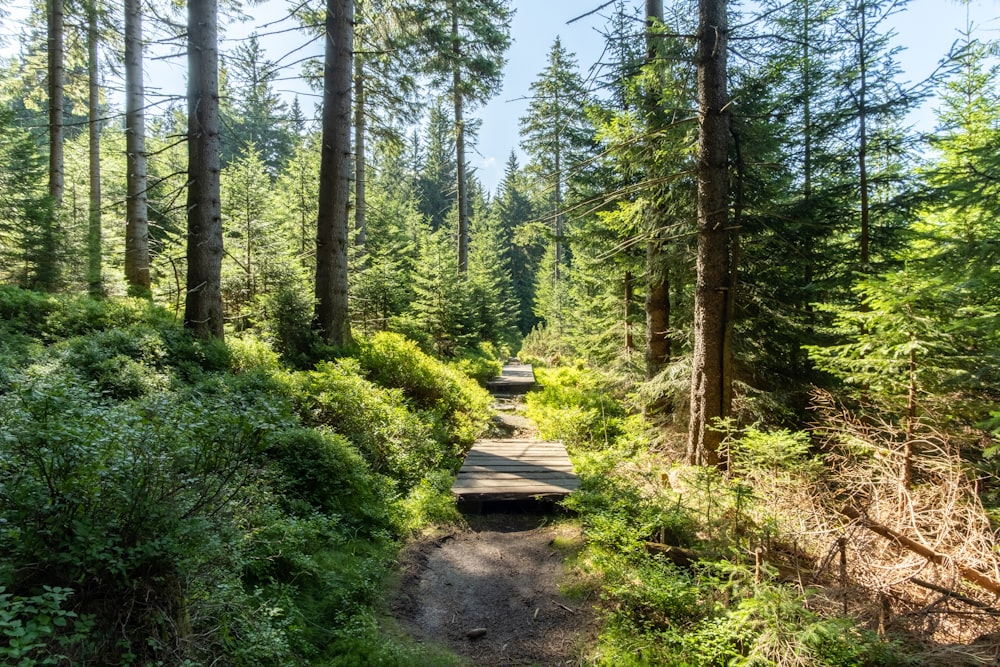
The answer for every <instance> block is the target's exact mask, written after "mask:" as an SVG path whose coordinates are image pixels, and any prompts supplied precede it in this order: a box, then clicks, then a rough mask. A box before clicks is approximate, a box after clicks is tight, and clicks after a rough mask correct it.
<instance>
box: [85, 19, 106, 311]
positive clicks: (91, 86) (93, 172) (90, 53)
mask: <svg viewBox="0 0 1000 667" xmlns="http://www.w3.org/2000/svg"><path fill="white" fill-rule="evenodd" d="M97 58H98V31H97V0H90V2H89V3H88V6H87V77H88V81H87V86H88V103H87V114H88V117H89V121H90V122H89V123H88V125H89V129H90V133H89V134H90V137H89V140H90V141H89V165H88V167H89V172H90V199H89V207H88V211H87V213H88V214H87V289H88V291H89V292H90V294H91V295H92V296H100V295H101V294H102V292H103V286H102V284H101V87H100V81H99V80H98V76H99V73H98V60H97Z"/></svg>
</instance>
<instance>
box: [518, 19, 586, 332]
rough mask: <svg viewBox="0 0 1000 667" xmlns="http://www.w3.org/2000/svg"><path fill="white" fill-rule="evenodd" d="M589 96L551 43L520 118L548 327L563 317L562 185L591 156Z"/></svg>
mask: <svg viewBox="0 0 1000 667" xmlns="http://www.w3.org/2000/svg"><path fill="white" fill-rule="evenodd" d="M588 98H589V95H588V94H587V90H586V88H585V86H584V85H583V80H582V78H581V77H580V75H579V73H578V72H577V66H576V60H575V57H574V56H573V54H571V53H569V52H567V51H566V50H565V49H564V48H563V46H562V42H561V41H560V40H559V39H558V38H556V40H555V42H554V43H553V44H552V48H551V49H550V50H549V56H548V62H547V64H546V66H545V69H543V70H542V72H541V73H540V74H539V76H538V78H537V79H536V80H535V81H533V82H532V83H531V101H530V102H529V103H528V111H527V113H526V115H525V116H524V117H522V118H521V145H522V146H523V147H524V150H525V152H526V153H527V154H528V156H529V157H530V160H529V162H528V164H527V166H526V171H527V172H528V173H530V174H532V175H533V176H535V178H536V180H537V182H538V183H539V189H540V193H539V197H540V200H541V201H542V202H544V204H542V205H541V207H540V209H541V213H542V216H543V218H544V219H545V220H546V222H547V223H548V224H549V225H550V227H551V239H552V240H551V244H552V252H551V260H552V266H551V267H550V268H546V272H547V273H548V272H549V271H551V277H552V280H551V283H549V281H548V280H546V281H545V289H548V287H551V289H552V290H553V291H554V293H553V294H552V298H551V299H548V300H547V301H548V303H547V305H546V306H542V307H540V308H537V309H536V314H538V313H540V312H543V311H544V312H545V319H546V320H547V321H548V323H549V325H550V326H551V325H556V326H557V328H558V327H559V326H560V325H558V324H557V323H556V322H555V319H560V318H562V317H563V316H564V313H563V311H562V304H563V299H562V296H561V295H559V294H558V293H557V292H559V291H560V290H563V289H564V288H565V286H564V285H563V276H562V273H563V271H564V268H565V266H566V264H567V257H566V253H565V248H564V246H565V239H564V220H563V219H564V216H565V211H564V208H565V206H566V201H565V198H566V193H567V184H568V182H569V181H570V180H571V179H572V178H578V177H579V172H580V170H581V169H583V165H584V163H585V162H586V159H587V158H589V157H590V155H591V153H592V150H593V136H594V130H593V127H592V126H591V124H590V122H589V120H588V118H587V111H586V107H587V104H588Z"/></svg>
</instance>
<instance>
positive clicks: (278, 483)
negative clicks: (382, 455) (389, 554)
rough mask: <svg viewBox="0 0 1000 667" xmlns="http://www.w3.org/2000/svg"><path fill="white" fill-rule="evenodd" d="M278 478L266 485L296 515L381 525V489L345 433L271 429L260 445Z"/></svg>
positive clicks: (302, 429)
mask: <svg viewBox="0 0 1000 667" xmlns="http://www.w3.org/2000/svg"><path fill="white" fill-rule="evenodd" d="M263 453H264V457H265V460H267V461H269V462H270V463H272V464H273V465H274V466H275V467H276V469H277V471H278V477H277V478H276V479H273V480H272V482H271V484H272V486H273V487H274V491H275V493H277V494H278V497H279V498H280V499H281V503H282V505H284V506H285V507H287V508H288V510H289V511H290V512H291V513H292V514H293V515H296V516H299V515H302V516H308V515H309V514H312V513H314V512H316V511H319V512H322V513H324V514H328V515H333V516H336V517H340V521H342V522H343V523H346V524H348V525H351V526H355V527H368V529H369V530H374V529H377V528H380V527H383V528H384V527H385V526H386V520H387V517H386V514H385V510H386V508H385V505H384V504H383V503H382V502H380V500H381V498H382V497H384V496H383V494H384V493H385V491H386V489H385V488H384V485H383V484H382V483H380V480H379V479H378V478H377V477H375V476H374V475H373V474H372V473H371V472H370V471H369V469H368V465H367V464H366V463H365V462H364V460H362V458H361V456H360V455H359V454H358V452H357V451H356V450H355V449H354V448H353V447H352V446H351V444H350V443H349V442H348V440H347V439H346V438H344V437H343V436H340V435H337V434H335V433H329V432H324V431H319V430H317V429H308V428H295V429H287V430H284V431H281V432H279V433H276V434H274V436H272V437H271V438H270V439H269V440H268V443H267V447H266V448H265V449H264V452H263Z"/></svg>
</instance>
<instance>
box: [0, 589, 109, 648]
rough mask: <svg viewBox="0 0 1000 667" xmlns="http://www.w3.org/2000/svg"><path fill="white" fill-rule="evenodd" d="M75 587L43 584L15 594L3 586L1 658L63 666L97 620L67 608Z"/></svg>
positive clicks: (0, 614)
mask: <svg viewBox="0 0 1000 667" xmlns="http://www.w3.org/2000/svg"><path fill="white" fill-rule="evenodd" d="M72 595H73V589H71V588H58V587H52V586H42V587H41V588H40V589H39V590H38V591H37V592H35V593H33V594H31V595H28V596H21V595H12V594H11V593H7V592H6V589H5V588H4V587H3V586H0V661H2V662H3V663H4V664H7V665H17V666H18V667H34V666H35V665H60V664H65V663H66V662H67V661H70V660H71V658H70V656H69V655H67V654H66V652H72V651H73V646H74V644H76V643H78V642H80V641H81V640H83V639H85V638H86V636H87V633H88V632H89V631H90V627H91V626H92V624H93V620H92V619H91V618H89V617H86V618H81V617H80V616H79V615H78V614H77V613H76V612H74V611H72V610H70V609H67V608H66V604H65V603H66V601H67V600H68V599H69V598H70V597H71V596H72Z"/></svg>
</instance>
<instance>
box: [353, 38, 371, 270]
mask: <svg viewBox="0 0 1000 667" xmlns="http://www.w3.org/2000/svg"><path fill="white" fill-rule="evenodd" d="M366 126H367V124H366V122H365V71H364V61H363V60H362V58H360V57H358V56H355V57H354V245H356V246H357V248H358V250H359V251H360V252H361V254H364V253H365V244H366V243H367V242H368V222H367V220H366V215H367V212H368V210H367V199H366V198H367V192H366V190H367V187H366V186H367V181H366V180H365V132H366Z"/></svg>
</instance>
